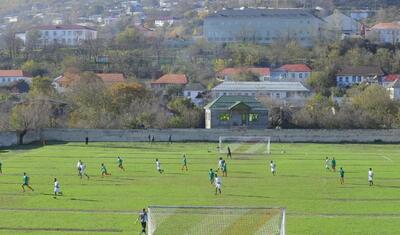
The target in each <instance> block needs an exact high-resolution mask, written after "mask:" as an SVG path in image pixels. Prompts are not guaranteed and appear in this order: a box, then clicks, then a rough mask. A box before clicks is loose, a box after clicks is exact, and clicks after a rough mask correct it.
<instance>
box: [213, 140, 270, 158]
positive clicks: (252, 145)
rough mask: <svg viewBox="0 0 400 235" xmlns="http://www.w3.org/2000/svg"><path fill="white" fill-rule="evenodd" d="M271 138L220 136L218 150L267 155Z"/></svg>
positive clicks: (221, 151)
mask: <svg viewBox="0 0 400 235" xmlns="http://www.w3.org/2000/svg"><path fill="white" fill-rule="evenodd" d="M270 145H271V138H270V137H266V136H220V137H219V146H218V147H219V152H220V153H225V154H226V153H228V147H229V149H230V150H231V153H232V155H233V154H240V155H246V154H247V155H267V154H270Z"/></svg>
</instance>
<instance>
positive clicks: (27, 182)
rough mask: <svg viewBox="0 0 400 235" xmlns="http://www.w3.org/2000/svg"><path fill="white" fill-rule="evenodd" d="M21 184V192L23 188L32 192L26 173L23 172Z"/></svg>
mask: <svg viewBox="0 0 400 235" xmlns="http://www.w3.org/2000/svg"><path fill="white" fill-rule="evenodd" d="M23 180H24V181H23V183H22V191H23V192H25V186H26V187H28V188H29V189H30V190H32V191H34V190H33V188H32V187H31V186H30V185H29V176H28V175H26V173H25V172H24V179H23Z"/></svg>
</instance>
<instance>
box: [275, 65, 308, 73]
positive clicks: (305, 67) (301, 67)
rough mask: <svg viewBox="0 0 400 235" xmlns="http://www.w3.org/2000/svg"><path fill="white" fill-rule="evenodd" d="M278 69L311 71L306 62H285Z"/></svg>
mask: <svg viewBox="0 0 400 235" xmlns="http://www.w3.org/2000/svg"><path fill="white" fill-rule="evenodd" d="M280 69H283V70H286V71H288V72H311V68H310V67H308V65H306V64H285V65H283V66H281V67H280Z"/></svg>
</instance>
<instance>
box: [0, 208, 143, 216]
mask: <svg viewBox="0 0 400 235" xmlns="http://www.w3.org/2000/svg"><path fill="white" fill-rule="evenodd" d="M0 211H31V212H68V213H90V214H128V215H130V214H136V213H135V212H132V211H117V210H77V209H49V208H0Z"/></svg>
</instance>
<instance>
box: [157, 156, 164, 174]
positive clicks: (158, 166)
mask: <svg viewBox="0 0 400 235" xmlns="http://www.w3.org/2000/svg"><path fill="white" fill-rule="evenodd" d="M156 167H157V171H158V172H160V174H162V173H163V172H164V170H163V169H161V163H160V161H158V158H156Z"/></svg>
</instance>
